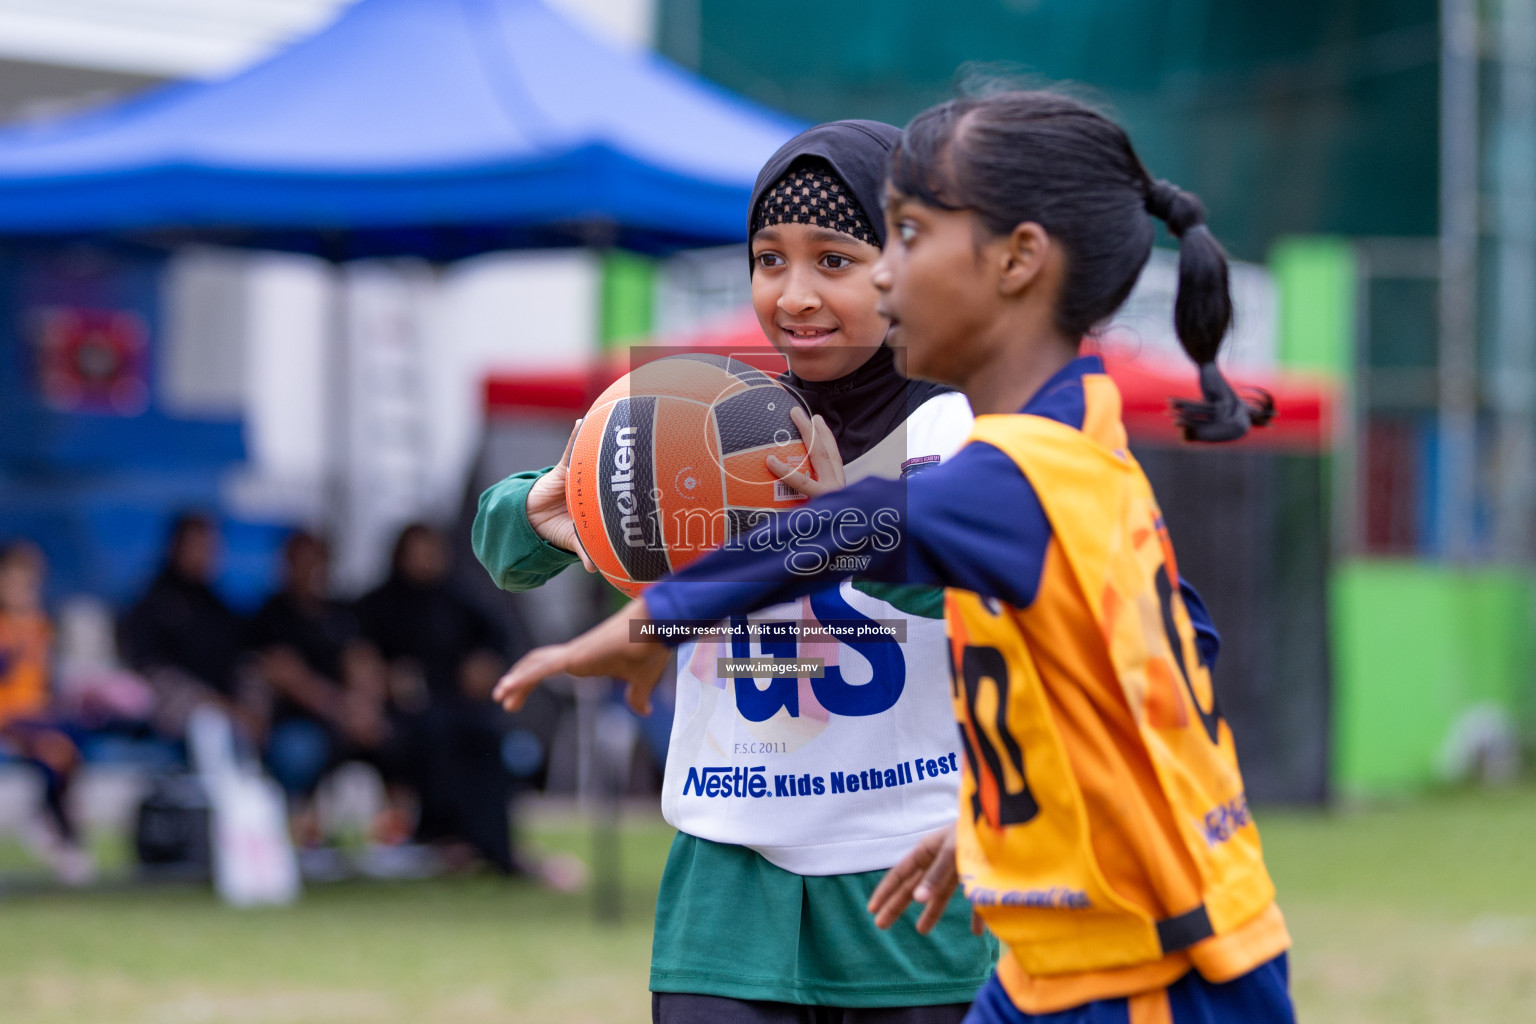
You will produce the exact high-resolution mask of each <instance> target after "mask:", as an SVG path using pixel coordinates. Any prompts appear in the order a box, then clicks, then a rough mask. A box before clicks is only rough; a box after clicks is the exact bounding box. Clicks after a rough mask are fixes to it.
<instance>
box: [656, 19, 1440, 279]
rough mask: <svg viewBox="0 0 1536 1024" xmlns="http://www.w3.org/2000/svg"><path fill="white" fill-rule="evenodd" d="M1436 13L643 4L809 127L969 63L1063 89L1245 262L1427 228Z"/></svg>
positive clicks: (722, 70)
mask: <svg viewBox="0 0 1536 1024" xmlns="http://www.w3.org/2000/svg"><path fill="white" fill-rule="evenodd" d="M1437 17H1438V16H1437V7H1436V5H1435V3H1434V2H1432V0H1294V2H1291V3H1284V4H1277V3H1273V2H1265V3H1261V2H1257V0H1245V2H1235V3H1234V2H1227V3H1217V2H1215V0H967V2H966V3H964V4H941V3H934V2H932V0H878V2H877V0H849V2H845V3H841V4H836V5H829V4H824V3H820V2H817V0H779V2H777V3H775V4H773V5H771V6H767V7H765V6H763V5H761V4H743V3H739V2H737V0H660V19H661V24H660V29H661V31H660V33H659V38H660V40H661V45H662V48H663V49H664V50H665V51H666V52H668V53H669V54H670V55H671V56H673V57H675V58H677V59H679V60H681V61H683V62H684V63H687V64H692V65H695V66H697V67H698V68H699V69H700V70H701V71H702V72H703V73H704V74H705V75H706V76H708V77H709V78H712V79H714V80H715V81H718V82H720V83H721V84H723V85H725V86H727V87H729V88H731V89H734V90H737V91H739V92H743V93H746V94H747V95H750V96H753V97H756V98H757V99H760V100H762V101H764V102H767V103H770V104H772V105H774V106H777V107H780V108H782V109H785V110H788V111H790V112H792V113H795V114H798V115H800V116H801V117H805V118H808V119H814V120H827V119H831V118H838V117H873V118H879V119H881V120H886V121H892V122H894V123H897V124H900V123H903V122H905V121H906V119H907V118H909V117H910V116H911V115H912V114H914V113H915V112H917V111H918V110H919V109H921V108H922V107H923V106H925V105H927V104H929V103H931V102H934V101H935V100H939V99H943V98H945V97H947V96H949V95H952V94H953V92H954V83H955V80H956V72H957V69H959V68H960V66H961V65H962V64H965V63H966V62H969V61H984V62H1000V63H1002V64H1005V65H1007V66H1008V67H1011V68H1012V69H1014V70H1015V71H1017V72H1020V73H1022V74H1024V75H1032V76H1034V78H1035V80H1037V81H1041V82H1046V81H1060V80H1069V81H1073V82H1076V83H1080V84H1081V85H1082V86H1083V87H1084V92H1086V93H1087V95H1088V96H1089V97H1090V98H1092V97H1095V96H1096V97H1097V98H1098V99H1100V100H1101V101H1103V102H1105V103H1107V104H1108V105H1109V106H1110V107H1111V108H1112V109H1113V110H1114V111H1115V112H1116V113H1117V114H1118V115H1119V116H1120V117H1121V118H1122V120H1123V121H1124V122H1125V123H1126V124H1127V125H1128V127H1130V129H1131V131H1132V134H1133V136H1134V138H1135V139H1136V142H1137V145H1138V148H1139V149H1140V150H1141V152H1142V155H1143V157H1144V158H1145V159H1146V161H1147V164H1148V166H1149V167H1150V168H1151V169H1152V170H1153V172H1154V173H1156V174H1159V175H1161V176H1163V177H1167V178H1170V179H1173V180H1175V181H1177V182H1179V183H1180V184H1182V185H1184V186H1185V187H1187V188H1190V189H1192V190H1194V191H1196V192H1198V193H1200V195H1201V196H1202V198H1203V199H1205V201H1206V204H1207V206H1208V208H1209V209H1210V211H1211V213H1212V222H1213V224H1215V225H1216V227H1217V229H1218V233H1219V234H1220V235H1221V237H1222V238H1223V239H1224V240H1225V241H1226V242H1227V244H1228V246H1229V248H1231V249H1232V251H1233V252H1234V253H1235V254H1236V255H1239V256H1242V257H1244V258H1246V259H1263V258H1264V256H1265V254H1266V252H1267V250H1268V247H1269V245H1270V244H1271V243H1272V242H1273V241H1274V240H1275V238H1276V237H1277V236H1279V235H1280V234H1283V233H1318V234H1323V233H1333V234H1344V235H1427V234H1433V233H1434V231H1435V225H1436V221H1435V210H1436V181H1437V178H1436V168H1437V157H1436V117H1435V111H1436V110H1437V108H1438V99H1437V97H1438V73H1437V61H1438V55H1439V42H1438V22H1437ZM1258 197H1262V199H1259V198H1258Z"/></svg>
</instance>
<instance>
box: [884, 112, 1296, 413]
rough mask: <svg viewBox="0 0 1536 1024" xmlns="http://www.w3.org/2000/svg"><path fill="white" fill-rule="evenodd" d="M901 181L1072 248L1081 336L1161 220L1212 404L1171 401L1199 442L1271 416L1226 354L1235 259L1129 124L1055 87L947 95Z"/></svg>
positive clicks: (1070, 283) (900, 148)
mask: <svg viewBox="0 0 1536 1024" xmlns="http://www.w3.org/2000/svg"><path fill="white" fill-rule="evenodd" d="M890 180H891V185H892V187H893V188H895V189H896V191H898V192H900V193H902V194H903V195H909V196H912V197H913V198H915V199H917V200H919V201H921V202H924V203H927V204H928V205H931V206H937V207H941V208H943V209H951V210H959V209H965V210H971V211H972V212H974V213H975V214H976V215H977V217H978V218H979V219H980V220H981V221H982V223H983V224H984V225H986V227H987V229H988V230H990V231H991V232H992V233H993V234H994V235H1006V234H1008V233H1009V232H1011V231H1012V230H1013V229H1014V228H1015V227H1017V226H1018V225H1019V224H1022V223H1025V222H1034V223H1036V224H1039V225H1040V226H1041V227H1042V228H1044V229H1045V230H1046V232H1047V233H1048V234H1050V235H1051V236H1052V237H1053V238H1055V239H1057V240H1058V241H1060V242H1061V243H1062V246H1063V248H1064V249H1065V250H1066V253H1067V275H1066V280H1065V281H1064V282H1063V284H1062V288H1061V295H1060V296H1059V297H1058V300H1057V306H1056V327H1057V329H1058V330H1060V331H1061V332H1062V333H1063V334H1065V335H1066V336H1068V337H1082V336H1084V335H1086V334H1088V333H1089V332H1091V331H1092V330H1093V329H1094V328H1095V327H1097V326H1099V325H1101V324H1102V323H1103V322H1104V321H1106V320H1108V319H1109V318H1110V317H1111V316H1112V315H1113V314H1114V312H1115V311H1116V310H1117V309H1119V308H1120V305H1121V304H1122V303H1123V302H1125V300H1126V298H1127V297H1128V296H1129V295H1130V293H1131V289H1132V288H1133V287H1134V286H1135V284H1136V279H1137V278H1138V277H1139V276H1140V275H1141V270H1142V268H1143V267H1144V266H1145V265H1146V262H1147V258H1148V257H1149V256H1150V255H1151V253H1152V236H1153V231H1152V223H1151V220H1150V219H1149V217H1148V214H1151V215H1152V216H1154V217H1157V218H1158V219H1159V220H1161V221H1163V222H1164V223H1165V224H1167V225H1168V230H1169V231H1170V232H1171V233H1172V234H1173V235H1174V237H1176V238H1178V239H1179V286H1178V295H1177V298H1176V299H1175V301H1174V313H1173V321H1174V330H1175V332H1176V333H1177V334H1178V338H1179V343H1180V344H1181V345H1182V346H1183V347H1184V351H1185V352H1187V353H1188V354H1189V357H1190V358H1191V359H1193V360H1194V361H1195V363H1196V365H1198V366H1199V367H1200V390H1201V394H1202V396H1203V400H1202V401H1188V400H1182V399H1180V400H1175V401H1174V403H1173V409H1174V416H1175V419H1176V420H1177V422H1178V425H1179V427H1180V429H1182V430H1183V432H1184V436H1185V438H1187V439H1188V440H1191V441H1231V440H1235V439H1237V438H1239V437H1242V436H1243V435H1244V434H1246V433H1247V432H1248V428H1249V427H1250V426H1262V425H1264V424H1265V423H1268V422H1269V420H1270V418H1271V417H1272V416H1273V414H1274V404H1273V402H1272V401H1271V400H1270V398H1269V396H1268V395H1266V394H1263V393H1262V392H1260V393H1258V395H1257V397H1256V400H1255V401H1254V402H1252V403H1249V402H1245V401H1243V400H1242V399H1241V398H1239V397H1238V396H1237V394H1236V392H1234V391H1233V390H1232V386H1231V385H1230V384H1228V383H1227V381H1226V379H1225V378H1223V377H1222V375H1221V371H1220V370H1219V369H1217V367H1216V355H1217V352H1218V351H1220V349H1221V343H1222V340H1223V339H1224V338H1225V337H1226V334H1227V330H1228V328H1230V327H1231V325H1232V294H1231V289H1230V286H1229V283H1228V275H1227V255H1226V253H1225V252H1223V251H1222V248H1221V245H1220V243H1218V242H1217V241H1216V238H1215V236H1214V235H1212V234H1211V232H1210V229H1209V228H1207V227H1206V226H1205V208H1204V207H1203V206H1201V205H1200V200H1198V199H1196V198H1195V197H1194V196H1193V195H1190V194H1189V193H1188V192H1184V191H1182V190H1180V189H1178V188H1176V187H1174V186H1173V185H1170V184H1169V183H1168V182H1166V181H1153V180H1152V178H1151V176H1150V175H1148V174H1147V170H1146V168H1145V167H1144V166H1143V165H1142V163H1141V158H1140V157H1138V156H1137V155H1136V151H1135V150H1134V149H1133V148H1132V147H1131V142H1130V139H1129V138H1127V137H1126V134H1125V132H1124V131H1123V130H1122V129H1121V128H1120V126H1119V125H1117V124H1115V123H1114V122H1113V121H1111V120H1109V118H1107V117H1105V116H1103V115H1102V114H1100V113H1098V112H1097V111H1095V110H1093V109H1091V108H1089V107H1087V106H1085V105H1083V104H1081V103H1079V102H1077V101H1076V100H1072V99H1068V98H1067V97H1065V96H1059V95H1056V94H1054V93H1049V92H1001V93H994V94H992V95H989V96H985V97H980V98H968V99H959V100H951V101H950V102H948V103H943V104H940V105H939V106H936V107H931V108H929V109H928V110H925V111H923V112H922V113H921V114H919V115H917V117H916V118H914V119H913V120H912V123H911V124H909V125H908V126H907V129H906V131H905V132H904V133H903V134H902V138H901V141H900V142H899V143H898V144H897V146H896V149H895V150H894V151H893V152H892V154H891V174H890Z"/></svg>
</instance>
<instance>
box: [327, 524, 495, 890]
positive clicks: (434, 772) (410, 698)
mask: <svg viewBox="0 0 1536 1024" xmlns="http://www.w3.org/2000/svg"><path fill="white" fill-rule="evenodd" d="M357 610H358V618H359V620H360V621H361V623H362V629H363V635H364V636H365V637H366V638H367V639H368V640H369V641H371V642H372V643H373V645H374V646H375V647H376V648H377V649H378V651H379V653H380V654H381V655H382V656H383V657H384V660H385V662H386V663H387V665H388V672H389V692H390V705H391V720H392V724H393V726H394V727H395V728H396V729H397V730H399V732H400V734H401V735H402V739H403V741H404V745H403V749H404V750H405V751H407V752H408V753H407V754H406V756H407V757H408V758H409V762H410V764H409V769H410V771H411V772H412V775H413V777H414V780H415V782H416V788H417V792H418V793H419V795H420V798H421V803H420V813H419V817H418V821H417V826H416V838H417V839H419V840H421V841H424V842H439V843H453V842H455V841H457V842H461V843H468V844H469V846H470V847H472V848H473V850H474V851H475V852H476V853H477V854H478V855H479V856H480V857H482V858H483V859H484V860H485V861H487V862H488V863H490V864H491V865H493V866H494V867H496V868H497V869H498V870H500V871H503V872H506V873H513V872H515V871H516V870H517V867H516V865H515V863H514V859H513V856H512V848H511V821H510V817H509V813H508V808H507V802H508V800H509V798H510V796H511V780H510V778H509V777H508V773H507V770H506V768H505V766H504V765H503V763H502V757H501V742H502V738H503V734H504V731H505V729H504V722H505V719H504V718H503V716H502V713H501V711H500V709H499V708H498V707H497V706H496V705H495V704H494V703H493V702H492V701H491V700H490V694H491V690H492V689H493V688H494V687H495V685H496V680H497V678H498V677H499V676H500V674H501V672H502V670H503V668H504V667H505V665H506V664H507V659H506V655H507V653H508V652H507V650H506V647H507V639H506V637H505V635H504V633H503V632H502V630H501V629H500V627H498V626H497V624H496V623H495V622H493V621H492V620H491V619H490V617H489V616H487V615H485V614H484V613H483V612H481V611H480V610H479V609H478V608H476V607H475V606H474V605H473V604H471V603H470V602H469V601H467V600H466V599H464V598H463V597H461V596H460V595H459V594H457V593H456V592H455V591H454V590H453V589H452V588H451V587H450V586H449V584H448V546H447V543H446V541H445V540H444V538H443V535H442V533H441V532H440V531H438V530H437V529H435V528H433V527H430V526H427V525H425V524H423V523H413V524H411V525H410V526H407V527H406V528H405V529H404V530H402V531H401V533H400V536H399V538H398V540H397V541H396V542H395V548H394V554H393V557H392V558H391V563H390V574H389V578H388V579H387V580H386V581H385V582H384V584H383V585H382V586H380V587H378V588H377V589H376V590H373V591H372V592H370V593H368V594H367V595H365V596H364V597H363V598H362V599H361V600H360V601H359V602H358V605H357Z"/></svg>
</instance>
